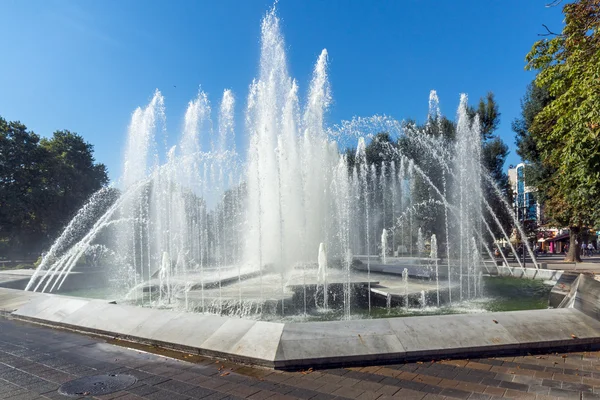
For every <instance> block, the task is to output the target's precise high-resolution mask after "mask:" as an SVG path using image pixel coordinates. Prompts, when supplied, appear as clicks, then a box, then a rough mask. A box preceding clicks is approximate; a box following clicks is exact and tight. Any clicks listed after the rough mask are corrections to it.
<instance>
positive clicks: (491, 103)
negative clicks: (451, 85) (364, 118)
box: [345, 92, 513, 247]
mask: <svg viewBox="0 0 600 400" xmlns="http://www.w3.org/2000/svg"><path fill="white" fill-rule="evenodd" d="M467 112H468V116H469V117H470V119H471V122H474V119H475V116H477V117H478V118H479V121H480V126H481V140H482V149H481V163H482V166H483V169H484V171H483V172H484V173H485V174H488V175H489V177H490V178H491V179H483V181H482V190H483V196H484V198H485V200H486V201H487V203H488V204H489V205H490V208H491V209H492V210H493V212H494V214H495V215H496V216H497V217H498V219H499V220H500V223H501V225H502V228H503V229H504V231H505V232H507V233H508V234H510V232H511V231H512V225H513V219H512V216H511V214H510V212H509V211H508V210H507V209H506V206H505V204H504V202H503V200H505V201H507V202H508V203H509V204H511V202H512V198H511V191H510V185H509V181H508V176H507V175H506V173H505V172H504V170H503V169H504V162H505V160H506V156H507V155H508V147H507V146H506V144H505V143H503V142H502V140H501V139H500V138H499V137H498V136H495V135H494V133H495V130H496V129H497V127H498V126H499V124H500V115H501V114H500V111H499V107H498V104H497V103H496V101H495V98H494V94H493V93H491V92H490V93H488V94H487V95H486V96H485V98H482V99H480V101H479V103H478V104H477V107H472V108H469V109H468V111H467ZM438 118H439V120H438ZM404 132H405V135H402V136H400V137H399V138H398V141H397V142H394V141H393V140H392V138H391V137H390V135H389V134H388V133H386V132H381V133H379V134H377V135H375V136H374V137H373V139H372V140H371V141H370V142H369V143H368V144H367V146H366V149H365V153H366V162H367V164H368V165H369V166H371V165H374V166H375V169H376V174H377V179H378V180H379V181H381V173H382V170H383V171H386V174H389V173H390V171H391V170H392V162H394V167H393V168H394V170H395V171H396V173H397V174H398V173H399V172H400V168H401V164H402V157H401V155H402V156H404V157H405V158H404V169H405V171H408V170H409V166H408V160H412V161H413V162H414V163H415V165H416V166H418V168H419V170H420V171H422V173H423V174H424V175H426V176H427V180H426V179H424V178H423V176H422V175H421V173H414V174H413V175H412V176H411V179H410V184H411V187H410V192H411V202H412V205H413V206H416V207H417V208H416V209H415V211H414V212H413V211H407V210H406V207H407V205H404V207H401V208H402V209H401V210H396V212H394V210H393V209H392V207H393V205H392V203H393V201H390V199H389V198H385V196H386V194H385V193H383V191H379V192H376V194H374V195H373V198H372V199H371V200H370V201H371V202H374V203H373V204H376V205H377V206H378V207H379V208H381V207H382V206H383V210H384V212H383V214H384V215H383V216H382V218H381V219H379V220H378V221H379V222H378V223H379V225H380V226H378V227H377V228H376V229H375V230H374V231H373V232H372V233H371V234H372V235H379V234H380V232H381V229H383V228H384V227H385V228H389V227H392V226H397V221H395V220H392V219H393V218H394V217H396V218H398V217H400V216H401V215H400V213H401V212H404V214H403V215H402V218H403V222H402V223H403V224H405V226H406V225H410V226H419V227H421V229H422V234H423V235H424V237H430V236H431V235H432V234H435V235H436V236H437V237H439V238H444V237H446V231H445V229H446V226H445V224H443V223H440V221H443V220H444V218H445V215H444V208H443V207H441V206H440V205H441V203H440V200H441V199H440V196H439V193H442V194H444V195H445V197H447V198H448V197H450V196H451V194H452V187H453V183H452V179H453V171H452V165H450V166H449V167H450V171H449V170H447V168H446V167H445V166H444V162H442V161H441V160H440V159H439V158H438V157H439V156H440V155H437V156H436V155H434V154H433V153H432V152H431V151H424V149H423V148H422V147H421V146H420V145H418V144H417V143H418V142H419V140H416V138H415V136H419V135H425V136H431V137H434V138H435V139H436V141H435V143H436V145H439V144H442V147H444V149H440V150H442V152H441V153H444V154H453V153H454V145H455V139H456V125H455V123H454V122H453V121H451V120H449V119H448V118H446V117H445V116H435V117H430V118H429V119H428V121H427V122H426V123H425V124H422V125H419V124H417V123H416V122H414V121H412V120H409V121H406V122H405V123H404ZM355 152H356V150H355V149H347V150H346V152H345V154H346V160H347V163H348V168H349V172H350V174H352V173H353V170H354V166H355V164H356V163H357V160H356V156H355ZM445 162H448V160H445ZM358 172H360V169H358ZM367 179H368V180H370V181H371V180H372V177H371V174H369V175H368V176H367ZM403 179H407V177H406V176H405V177H404V178H403ZM490 180H491V181H492V182H494V184H495V186H496V187H493V185H492V184H490V182H489V181H490ZM370 184H371V185H374V184H377V183H373V182H371V183H370ZM432 185H433V186H434V188H432ZM389 186H390V185H389V184H388V187H389ZM497 189H499V190H500V193H501V195H502V196H503V197H504V199H501V198H499V197H498V193H497ZM396 200H397V202H398V201H399V200H398V199H396ZM431 200H434V201H431ZM436 201H437V202H436ZM395 206H396V207H398V204H395ZM482 209H483V213H484V218H486V219H487V220H488V221H491V220H492V217H491V215H490V213H489V211H488V210H487V207H485V206H482ZM384 219H385V220H384ZM490 227H491V229H492V231H493V232H492V235H493V238H492V237H490V236H489V235H488V234H487V232H484V234H485V236H486V238H487V239H488V240H490V241H491V240H493V239H495V238H500V237H503V233H502V229H500V228H498V226H497V225H496V224H495V223H490ZM402 231H403V232H404V233H403V235H405V236H407V237H400V238H399V236H398V235H395V238H396V241H397V242H398V241H400V240H403V241H404V242H403V243H406V241H407V240H408V241H412V242H414V241H415V240H416V236H415V235H416V229H412V228H409V229H405V230H402ZM411 236H412V237H411ZM398 244H399V243H394V247H395V246H396V245H398Z"/></svg>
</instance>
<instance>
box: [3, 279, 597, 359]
mask: <svg viewBox="0 0 600 400" xmlns="http://www.w3.org/2000/svg"><path fill="white" fill-rule="evenodd" d="M584 279H587V280H586V282H587V283H586V284H587V285H596V286H597V289H598V290H600V282H597V281H595V280H593V279H592V278H584ZM579 286H581V285H579ZM0 312H2V313H3V314H4V315H7V316H9V317H11V318H16V319H21V320H25V321H30V322H35V323H40V324H45V325H51V326H54V327H58V328H64V329H70V330H75V331H79V332H82V333H86V334H95V335H101V336H105V337H110V338H119V339H122V340H124V341H131V342H136V343H142V344H148V345H154V346H160V347H165V348H169V349H173V350H179V351H185V352H188V353H193V354H200V355H205V356H210V357H218V358H224V359H228V360H231V361H235V362H242V363H247V364H258V365H262V366H266V367H271V368H276V369H288V370H289V369H301V368H307V367H313V368H316V367H331V366H339V365H344V366H348V365H365V364H370V363H376V362H377V363H382V362H384V363H385V362H388V363H391V362H402V361H408V360H416V359H417V360H418V359H420V360H428V361H431V360H432V359H442V358H451V357H459V356H460V357H473V356H482V355H494V354H495V355H499V354H506V353H515V352H528V351H533V350H536V349H537V350H542V349H544V350H551V349H552V350H555V349H564V348H581V347H585V346H591V345H600V321H599V320H598V318H597V317H596V316H594V315H592V316H590V315H589V313H586V312H585V310H583V309H578V308H577V307H574V308H562V309H546V310H526V311H507V312H496V313H483V314H454V315H436V316H433V315H432V316H414V317H399V318H384V319H363V320H349V321H326V322H302V323H295V322H289V323H288V322H286V323H283V322H265V321H256V320H249V319H242V318H230V317H220V316H211V315H202V314H193V313H184V312H173V311H172V310H160V309H149V308H140V307H136V306H129V305H121V304H110V302H108V301H104V300H93V299H85V298H75V297H68V296H61V295H57V294H46V293H34V292H24V291H22V290H16V289H5V288H0Z"/></svg>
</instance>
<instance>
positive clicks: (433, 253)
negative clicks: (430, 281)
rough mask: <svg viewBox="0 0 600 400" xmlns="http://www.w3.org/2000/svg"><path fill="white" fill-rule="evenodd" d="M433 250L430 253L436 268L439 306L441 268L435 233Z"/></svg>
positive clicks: (432, 238)
mask: <svg viewBox="0 0 600 400" xmlns="http://www.w3.org/2000/svg"><path fill="white" fill-rule="evenodd" d="M430 246H431V252H430V253H429V257H430V258H431V259H432V260H433V265H434V268H435V292H436V299H437V306H438V307H439V306H440V270H439V264H438V246H437V238H436V237H435V235H431V245H430Z"/></svg>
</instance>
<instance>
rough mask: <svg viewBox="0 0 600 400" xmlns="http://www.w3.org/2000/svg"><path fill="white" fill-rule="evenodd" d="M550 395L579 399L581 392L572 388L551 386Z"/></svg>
mask: <svg viewBox="0 0 600 400" xmlns="http://www.w3.org/2000/svg"><path fill="white" fill-rule="evenodd" d="M549 394H550V396H554V397H559V398H565V399H579V398H580V397H581V395H580V394H579V392H572V391H570V390H564V389H559V388H550V393H549Z"/></svg>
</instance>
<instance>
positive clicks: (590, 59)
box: [524, 0, 600, 261]
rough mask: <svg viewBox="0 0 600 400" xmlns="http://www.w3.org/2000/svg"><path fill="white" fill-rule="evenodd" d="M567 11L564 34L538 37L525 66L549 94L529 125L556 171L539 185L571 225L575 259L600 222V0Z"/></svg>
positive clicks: (551, 209)
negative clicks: (580, 239)
mask: <svg viewBox="0 0 600 400" xmlns="http://www.w3.org/2000/svg"><path fill="white" fill-rule="evenodd" d="M563 12H564V14H565V27H564V28H563V30H562V32H561V34H559V35H556V36H555V37H553V38H551V39H543V40H540V41H538V42H536V43H535V44H534V46H533V48H532V50H531V51H530V53H529V54H528V55H527V58H526V60H527V66H526V68H527V69H529V70H536V71H537V76H536V78H535V84H536V85H537V86H538V87H539V88H546V89H547V91H548V94H549V96H550V97H551V99H549V101H548V103H547V104H545V105H544V106H543V108H542V109H541V110H540V111H539V112H538V113H537V114H536V115H535V117H534V118H533V122H532V123H531V125H530V126H529V133H530V135H531V139H532V140H533V141H534V142H535V149H536V151H539V157H540V160H541V164H542V165H543V167H544V168H547V170H546V171H552V172H553V173H552V174H550V175H549V176H543V177H541V179H540V180H539V182H538V190H539V191H540V192H541V193H543V194H544V197H545V198H546V201H545V211H546V215H547V216H548V217H549V218H550V219H551V220H552V221H553V222H555V223H557V224H558V225H562V226H568V227H569V230H570V232H571V234H570V246H569V253H568V254H567V257H566V259H567V260H570V261H574V260H579V254H578V251H577V247H578V246H576V245H575V244H576V239H577V236H578V234H579V232H580V231H581V230H582V229H584V228H587V227H597V226H598V225H599V224H600V208H599V207H598V206H597V205H598V202H599V201H600V140H598V139H599V136H600V107H599V104H600V32H599V29H600V0H580V1H576V2H573V3H569V4H566V5H565V6H564V7H563ZM524 147H525V146H524Z"/></svg>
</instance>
